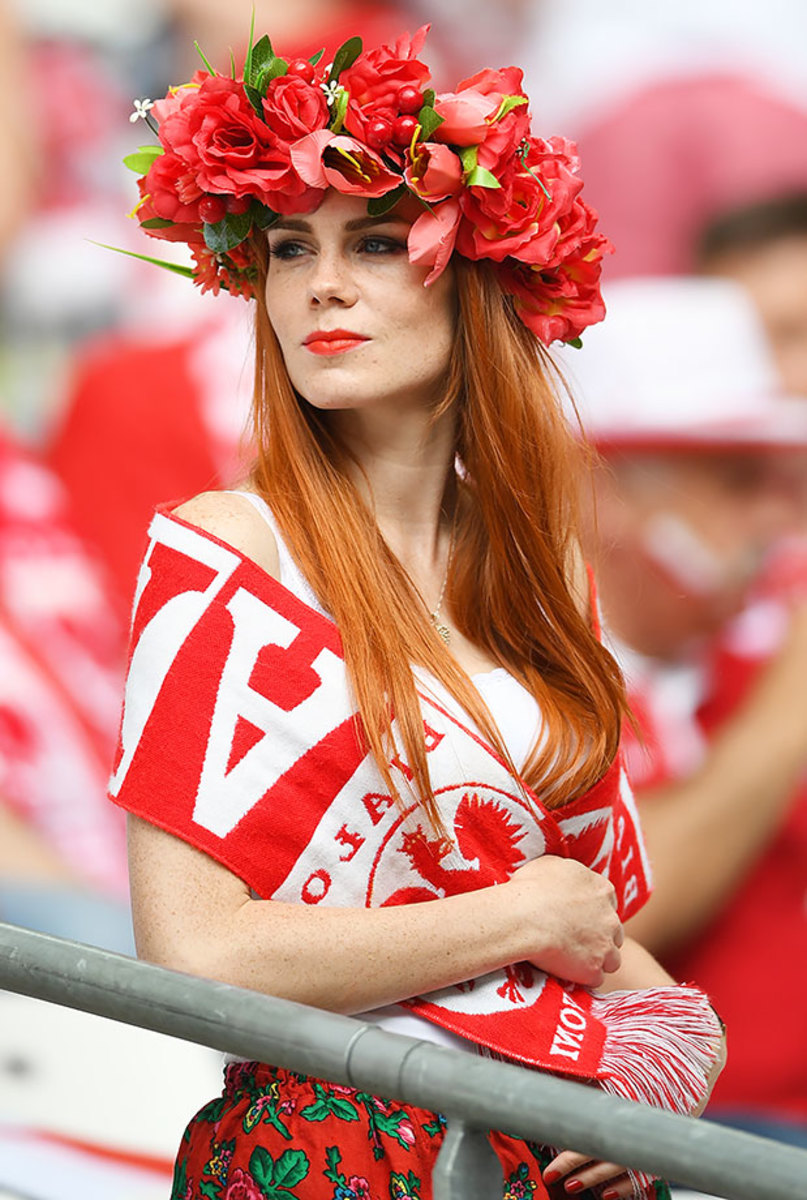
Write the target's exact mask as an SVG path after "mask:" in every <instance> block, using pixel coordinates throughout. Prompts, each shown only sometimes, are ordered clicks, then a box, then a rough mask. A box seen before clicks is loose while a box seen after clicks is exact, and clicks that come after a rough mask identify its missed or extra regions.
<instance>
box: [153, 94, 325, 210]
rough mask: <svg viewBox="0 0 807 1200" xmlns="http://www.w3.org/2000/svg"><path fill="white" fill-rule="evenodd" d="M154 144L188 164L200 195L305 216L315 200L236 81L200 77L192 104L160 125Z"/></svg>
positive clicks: (282, 144) (283, 145)
mask: <svg viewBox="0 0 807 1200" xmlns="http://www.w3.org/2000/svg"><path fill="white" fill-rule="evenodd" d="M160 140H161V141H162V143H163V145H164V146H165V147H166V148H167V149H168V150H170V151H172V152H173V153H174V154H176V155H178V157H179V158H181V159H183V161H184V162H186V163H187V164H188V167H189V168H190V170H191V171H193V173H194V175H195V178H196V182H197V185H198V186H199V187H200V188H201V189H202V190H203V191H205V192H213V193H215V194H216V195H232V196H253V197H255V198H256V199H258V200H260V201H261V202H262V203H264V204H266V205H268V207H269V208H272V209H274V211H275V212H282V213H293V212H306V211H309V210H310V209H311V208H312V207H313V206H314V204H315V203H316V201H317V200H318V199H319V197H316V196H314V195H312V194H311V193H310V192H309V191H308V189H307V188H306V186H305V184H304V183H303V181H302V180H301V179H300V177H299V175H298V174H297V172H296V171H295V170H294V167H293V166H292V162H291V157H290V155H289V147H288V144H287V143H286V142H283V141H281V139H280V138H279V137H278V136H277V134H276V133H275V132H274V131H273V130H272V129H270V128H269V126H268V125H267V124H266V122H265V121H262V120H261V119H260V117H259V116H258V115H257V113H256V112H255V110H254V109H253V107H252V105H251V104H250V102H249V100H248V99H247V96H246V94H245V92H244V87H243V84H242V83H241V82H240V81H238V80H234V79H225V78H224V77H223V76H220V75H215V76H210V75H208V76H206V77H205V79H204V80H203V82H202V84H201V85H200V87H199V89H198V91H197V92H196V96H195V99H190V100H188V101H186V102H185V103H183V104H182V105H181V106H180V107H179V108H178V109H177V110H176V111H174V112H173V113H172V114H171V115H170V116H168V117H167V118H166V120H165V121H164V122H163V124H162V125H161V127H160Z"/></svg>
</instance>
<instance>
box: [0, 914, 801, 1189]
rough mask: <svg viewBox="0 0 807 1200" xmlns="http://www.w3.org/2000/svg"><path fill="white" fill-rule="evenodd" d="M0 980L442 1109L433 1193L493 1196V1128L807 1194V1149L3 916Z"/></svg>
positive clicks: (694, 1184)
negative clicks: (444, 1124) (443, 1130)
mask: <svg viewBox="0 0 807 1200" xmlns="http://www.w3.org/2000/svg"><path fill="white" fill-rule="evenodd" d="M0 987H3V988H5V989H6V990H8V991H11V992H18V993H21V994H23V995H28V996H33V997H36V998H37V999H40V1000H47V1001H51V1002H52V1003H55V1004H61V1005H64V1006H66V1007H68V1008H77V1009H82V1010H84V1011H86V1012H91V1013H95V1014H97V1015H99V1016H103V1017H109V1018H112V1019H113V1020H115V1021H122V1022H124V1023H126V1024H129V1025H139V1026H142V1027H144V1028H146V1029H152V1030H156V1031H157V1032H159V1033H165V1034H169V1035H171V1036H173V1037H177V1038H182V1039H184V1040H185V1041H190V1042H197V1043H200V1044H201V1045H205V1046H211V1047H213V1048H214V1049H216V1050H222V1051H227V1052H229V1053H231V1054H235V1055H238V1056H240V1057H243V1058H247V1059H255V1060H258V1061H261V1062H270V1063H273V1064H275V1065H277V1066H281V1067H285V1068H287V1069H289V1070H294V1071H299V1072H302V1073H305V1074H311V1075H316V1076H318V1077H320V1078H322V1079H327V1080H330V1081H333V1082H334V1083H340V1084H347V1085H350V1086H352V1087H357V1088H359V1089H361V1090H362V1091H368V1092H371V1093H374V1094H376V1095H380V1096H384V1097H389V1098H390V1099H394V1100H399V1101H403V1102H404V1103H409V1104H414V1105H417V1106H419V1107H423V1108H427V1109H430V1110H433V1111H437V1112H441V1113H443V1114H445V1116H446V1117H447V1119H448V1131H447V1134H446V1138H445V1141H444V1143H443V1147H442V1149H441V1152H440V1155H439V1157H438V1160H437V1166H436V1167H435V1172H434V1196H435V1200H494V1198H495V1200H501V1195H502V1174H501V1169H500V1167H499V1163H498V1160H497V1159H496V1157H495V1155H494V1154H493V1151H492V1150H491V1149H490V1146H489V1144H488V1142H487V1140H486V1138H485V1136H484V1131H485V1130H488V1129H504V1130H506V1131H507V1132H508V1133H510V1134H513V1135H515V1136H518V1137H525V1138H529V1139H531V1140H533V1141H538V1142H542V1143H547V1144H550V1145H556V1146H568V1147H574V1148H575V1149H576V1150H580V1151H582V1152H584V1153H587V1154H591V1155H594V1156H596V1157H598V1158H602V1159H604V1160H606V1161H608V1162H620V1163H624V1164H626V1165H630V1166H632V1167H636V1168H639V1169H641V1170H644V1171H648V1172H650V1173H652V1174H656V1175H660V1176H662V1177H665V1178H674V1179H676V1180H677V1181H678V1182H679V1183H681V1184H684V1185H687V1186H689V1187H691V1188H694V1189H697V1190H699V1191H704V1192H711V1193H713V1194H716V1195H718V1196H724V1197H728V1198H729V1200H796V1198H797V1197H800V1196H801V1197H807V1151H804V1150H798V1149H796V1148H795V1147H792V1146H788V1145H783V1144H782V1143H779V1142H771V1141H770V1140H768V1139H765V1138H759V1137H755V1136H752V1135H750V1134H746V1133H739V1132H737V1131H735V1130H732V1129H727V1128H724V1127H722V1126H720V1125H716V1124H714V1123H713V1122H711V1121H705V1120H700V1121H694V1120H692V1119H691V1118H688V1117H678V1116H673V1115H671V1114H670V1113H664V1112H660V1111H658V1110H656V1109H651V1108H648V1107H646V1106H643V1105H638V1104H633V1103H630V1102H629V1101H627V1100H621V1099H618V1098H617V1097H614V1096H610V1095H606V1094H605V1093H604V1092H601V1091H599V1090H597V1089H596V1088H590V1087H586V1086H585V1085H583V1084H580V1083H573V1082H571V1081H568V1080H563V1079H558V1078H555V1077H554V1076H551V1075H547V1074H543V1073H540V1072H537V1071H528V1070H524V1069H523V1068H521V1067H516V1066H513V1065H511V1064H509V1063H500V1062H494V1061H491V1060H489V1059H484V1058H479V1057H477V1056H475V1055H469V1054H464V1053H462V1052H461V1051H456V1050H449V1049H445V1048H443V1047H439V1046H435V1045H433V1044H432V1043H430V1042H424V1041H418V1040H416V1039H415V1038H409V1037H402V1036H401V1035H399V1034H394V1033H387V1032H385V1031H383V1030H381V1029H378V1028H376V1027H375V1026H373V1025H369V1024H367V1023H365V1022H362V1021H357V1020H354V1019H353V1018H350V1017H343V1016H339V1015H338V1014H336V1013H329V1012H323V1011H322V1010H320V1009H315V1008H308V1007H306V1006H305V1005H302V1004H295V1003H293V1002H291V1001H289V1000H278V999H275V998H274V997H271V996H265V995H263V994H261V993H258V992H251V991H246V990H243V989H241V988H235V987H230V986H228V985H227V984H222V983H214V982H212V981H210V980H206V979H199V978H196V977H195V976H190V975H183V974H180V973H179V972H176V971H168V970H165V969H163V968H161V967H155V966H152V965H150V964H148V963H142V962H137V961H136V960H134V959H131V958H126V957H125V956H123V955H120V954H112V953H109V952H108V951H104V950H99V949H96V948H95V947H93V946H85V945H82V944H80V943H77V942H69V941H64V940H62V939H60V938H54V937H49V936H46V935H44V934H40V933H33V932H31V931H30V930H27V929H21V928H19V927H18V926H14V925H7V924H2V923H0Z"/></svg>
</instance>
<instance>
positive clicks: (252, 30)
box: [244, 4, 255, 83]
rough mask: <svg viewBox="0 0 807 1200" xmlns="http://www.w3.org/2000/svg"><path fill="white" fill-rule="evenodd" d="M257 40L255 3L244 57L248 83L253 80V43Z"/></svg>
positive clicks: (245, 75)
mask: <svg viewBox="0 0 807 1200" xmlns="http://www.w3.org/2000/svg"><path fill="white" fill-rule="evenodd" d="M254 40H255V5H254V4H253V6H252V20H251V21H250V23H249V41H248V42H247V56H246V58H245V59H244V79H245V80H246V82H247V83H251V82H252V51H253V46H252V43H253V41H254Z"/></svg>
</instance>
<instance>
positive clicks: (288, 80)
mask: <svg viewBox="0 0 807 1200" xmlns="http://www.w3.org/2000/svg"><path fill="white" fill-rule="evenodd" d="M263 115H264V118H265V120H266V124H267V125H268V126H269V128H270V129H271V130H272V131H273V132H274V133H276V134H277V136H278V137H279V138H282V139H283V141H285V142H296V141H297V139H298V138H301V137H305V135H306V134H307V133H312V132H313V130H315V129H324V128H325V126H326V125H327V124H328V120H329V115H330V114H329V113H328V104H327V102H326V100H325V96H324V94H323V91H322V88H320V87H316V86H314V85H313V84H310V83H306V81H305V80H304V79H301V78H300V76H299V75H281V76H280V77H279V78H278V79H273V80H272V82H271V83H270V84H269V87H268V89H267V92H266V97H265V99H264V102H263Z"/></svg>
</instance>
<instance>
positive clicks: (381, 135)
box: [366, 117, 392, 150]
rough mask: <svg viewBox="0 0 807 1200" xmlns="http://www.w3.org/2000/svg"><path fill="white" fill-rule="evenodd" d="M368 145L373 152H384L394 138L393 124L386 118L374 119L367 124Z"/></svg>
mask: <svg viewBox="0 0 807 1200" xmlns="http://www.w3.org/2000/svg"><path fill="white" fill-rule="evenodd" d="M366 137H367V145H368V146H370V147H372V149H373V150H383V149H384V147H385V146H388V145H389V143H390V139H391V138H392V122H391V121H387V120H386V119H385V118H384V117H373V119H372V121H368V122H367V133H366Z"/></svg>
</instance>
